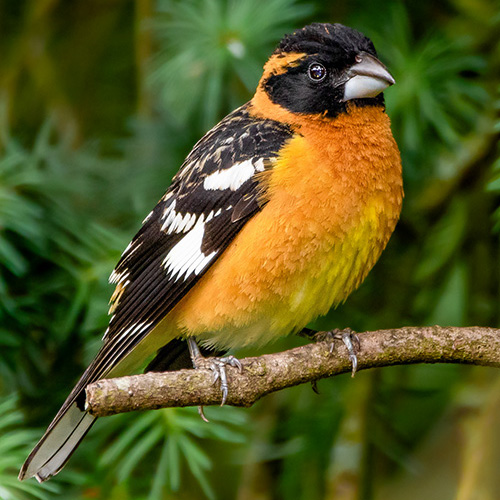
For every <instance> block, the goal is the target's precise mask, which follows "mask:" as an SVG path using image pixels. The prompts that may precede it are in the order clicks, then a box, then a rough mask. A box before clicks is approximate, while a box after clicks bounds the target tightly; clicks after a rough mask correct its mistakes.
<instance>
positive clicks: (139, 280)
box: [68, 105, 292, 399]
mask: <svg viewBox="0 0 500 500" xmlns="http://www.w3.org/2000/svg"><path fill="white" fill-rule="evenodd" d="M247 107H248V105H244V106H242V107H241V108H239V109H237V110H236V111H234V112H233V113H231V114H230V115H228V116H227V117H226V118H224V119H223V120H222V121H221V122H220V123H219V124H218V125H217V126H215V127H214V128H213V129H212V130H210V131H209V132H208V133H207V134H206V135H205V136H204V137H203V138H202V139H201V140H200V141H199V142H198V143H197V144H196V145H195V147H194V148H193V150H192V152H191V153H190V154H189V156H188V157H187V158H186V161H185V162H184V164H183V165H182V167H181V169H180V170H179V172H178V173H177V174H176V176H175V177H174V179H173V181H172V184H171V186H170V188H169V189H168V191H167V192H166V194H165V195H164V196H163V198H162V199H161V200H160V202H159V203H158V205H156V207H155V208H154V209H153V211H152V212H151V213H150V214H149V215H148V216H147V217H146V219H145V220H144V222H143V226H142V228H141V229H140V231H139V232H138V233H137V235H136V236H135V237H134V239H133V240H132V242H131V243H130V245H129V246H128V247H127V249H126V250H125V252H124V253H123V255H122V257H121V259H120V261H119V262H118V265H117V266H116V269H115V270H114V271H113V273H112V275H111V277H110V281H111V282H113V283H116V289H115V292H114V294H113V296H112V299H111V308H110V312H111V313H112V317H111V320H110V324H109V328H108V330H107V331H106V333H105V335H104V345H103V347H102V348H101V350H100V351H99V353H98V355H97V357H96V359H95V360H94V362H93V363H92V365H91V366H90V367H89V368H88V370H87V372H86V373H85V375H84V377H82V380H81V383H79V384H78V385H79V386H81V389H83V388H84V387H85V386H86V385H87V384H88V383H89V382H90V381H94V380H98V379H99V378H102V377H103V376H105V375H106V374H107V373H109V371H110V370H111V369H112V368H113V367H114V366H116V364H117V363H118V362H119V361H120V360H122V359H123V358H124V357H125V356H126V355H127V354H128V353H130V352H131V350H132V349H133V348H134V347H135V346H136V345H137V344H138V343H139V342H140V341H141V340H142V339H143V338H144V337H145V336H146V335H147V334H148V333H149V332H150V331H151V330H152V329H153V328H154V327H155V326H156V325H157V324H158V322H159V321H160V320H161V319H162V318H163V317H164V316H165V315H166V314H167V313H168V312H169V311H170V310H171V309H172V308H173V307H174V306H175V305H176V304H177V303H178V302H179V300H181V299H182V297H184V296H185V294H186V293H187V292H188V291H189V290H190V289H191V287H192V286H193V285H194V284H195V283H196V282H197V281H198V280H199V279H200V278H201V276H203V274H204V273H205V272H206V271H207V269H208V268H209V267H210V266H211V265H212V264H213V263H214V262H215V261H216V260H217V258H218V257H219V256H220V255H221V254H222V252H223V251H224V250H225V249H226V248H227V246H228V245H229V243H230V242H231V241H232V240H233V238H234V237H235V236H236V234H237V233H238V232H239V231H240V229H241V228H242V227H243V226H244V224H245V223H246V222H247V221H248V220H249V218H251V216H252V215H254V214H255V213H256V212H257V211H259V210H260V209H261V208H262V206H261V205H262V203H263V202H262V192H261V191H262V186H260V185H259V182H258V178H256V176H255V174H257V173H259V172H262V171H264V170H265V169H268V168H272V165H273V163H274V161H275V159H276V157H277V155H278V154H279V150H280V149H281V147H282V146H283V145H284V143H285V142H286V141H287V140H289V139H290V137H291V136H292V131H291V130H290V129H289V128H288V127H287V126H285V125H282V124H280V123H278V122H275V121H271V120H258V119H255V118H253V117H251V116H249V114H248V111H247ZM83 379H85V380H83ZM81 389H80V390H81ZM76 391H78V389H77V388H75V392H76ZM68 399H70V398H68Z"/></svg>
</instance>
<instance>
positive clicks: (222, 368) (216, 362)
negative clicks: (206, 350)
mask: <svg viewBox="0 0 500 500" xmlns="http://www.w3.org/2000/svg"><path fill="white" fill-rule="evenodd" d="M188 346H189V352H190V354H191V360H192V362H193V366H194V368H195V369H198V368H207V369H209V370H211V371H212V373H213V383H214V384H215V383H217V381H218V380H220V390H221V394H222V400H221V404H220V405H221V406H224V405H225V404H226V401H227V395H228V392H229V386H228V383H227V372H226V366H228V365H229V366H233V367H234V368H238V371H239V372H240V373H241V371H242V369H243V367H242V366H241V363H240V361H239V359H237V358H235V357H234V356H224V357H221V358H219V357H213V358H205V357H203V356H202V354H201V352H200V349H199V348H198V345H197V344H196V341H195V340H194V339H193V338H191V337H190V338H188ZM198 413H199V414H200V417H201V418H202V419H203V420H204V421H205V422H208V419H207V417H205V414H204V413H203V406H198Z"/></svg>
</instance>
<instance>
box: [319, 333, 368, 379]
mask: <svg viewBox="0 0 500 500" xmlns="http://www.w3.org/2000/svg"><path fill="white" fill-rule="evenodd" d="M315 338H316V339H317V340H319V341H325V340H328V341H330V349H329V352H330V354H333V351H334V349H335V341H336V340H341V341H342V342H343V343H344V345H345V346H346V349H347V352H348V355H349V359H350V360H351V365H352V375H351V376H352V377H354V375H356V371H357V370H358V357H357V356H356V354H357V353H358V352H359V351H360V349H361V343H360V341H359V337H358V336H357V335H356V332H354V331H353V330H351V329H350V328H346V329H344V330H331V331H329V332H318V333H317V334H316V336H315Z"/></svg>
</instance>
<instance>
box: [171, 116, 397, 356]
mask: <svg viewBox="0 0 500 500" xmlns="http://www.w3.org/2000/svg"><path fill="white" fill-rule="evenodd" d="M297 132H298V133H297V134H296V135H295V136H294V138H293V139H292V140H291V141H290V142H289V143H288V144H287V146H286V147H285V148H284V149H283V151H282V154H281V155H280V157H279V158H278V161H277V164H276V165H275V167H274V168H273V169H272V170H271V172H270V174H269V176H268V178H267V179H266V182H267V183H268V192H267V194H268V198H269V201H268V203H267V205H266V206H265V207H264V208H263V210H262V211H261V212H259V213H258V214H257V215H255V216H254V217H253V218H252V219H251V220H250V221H249V222H248V223H247V224H246V225H245V226H244V228H243V229H242V230H241V232H240V233H239V234H238V236H237V237H236V238H235V240H234V241H233V243H231V245H230V246H229V247H228V249H227V250H226V251H225V253H224V254H223V255H222V256H221V257H220V258H219V260H218V261H217V262H216V263H215V264H214V265H213V266H212V268H211V269H210V270H209V271H208V272H207V273H206V274H205V276H204V277H203V278H202V279H201V280H200V282H199V283H198V284H197V285H196V286H195V287H194V288H193V290H191V291H190V292H189V293H188V295H186V297H185V298H184V299H183V300H182V301H181V302H180V303H179V304H178V306H177V307H176V308H175V309H174V310H173V311H172V312H171V313H170V314H169V315H168V316H167V318H166V320H164V321H166V322H167V323H168V324H169V327H170V328H172V327H173V328H176V329H178V330H179V331H180V332H182V333H184V334H186V335H196V336H197V337H198V338H200V339H202V340H203V339H204V340H205V341H206V343H210V344H216V345H218V346H219V347H236V346H241V345H245V344H249V343H259V342H267V341H269V340H271V339H272V338H274V337H276V336H278V335H283V334H286V333H289V332H290V331H292V330H297V329H300V328H303V327H304V326H305V325H306V324H307V323H308V322H309V321H311V320H312V319H314V318H315V317H316V316H318V315H320V314H325V313H326V312H327V311H328V310H329V308H330V307H331V306H332V305H334V304H337V303H339V302H341V301H343V300H344V299H345V298H346V297H347V295H348V294H349V293H350V292H351V291H352V290H353V289H354V288H355V287H357V286H358V285H359V284H360V283H361V281H362V280H363V279H364V278H365V276H366V274H367V273H368V271H369V270H370V269H371V267H372V266H373V265H374V263H375V262H376V260H377V259H378V257H379V255H380V253H381V251H382V250H383V248H384V247H385V245H386V244H387V241H388V239H389V237H390V235H391V233H392V231H393V229H394V227H395V224H396V221H397V219H398V217H399V213H400V209H401V201H402V180H401V162H400V156H399V151H398V149H397V146H396V144H395V142H394V139H393V137H392V134H391V131H390V124H389V119H388V117H387V115H386V114H385V113H384V112H383V110H382V109H377V108H363V109H358V108H353V109H351V110H350V111H349V113H348V114H345V115H342V116H339V117H338V118H336V119H335V120H334V121H331V120H326V119H313V120H311V119H304V120H303V122H302V124H300V125H297Z"/></svg>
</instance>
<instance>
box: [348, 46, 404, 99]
mask: <svg viewBox="0 0 500 500" xmlns="http://www.w3.org/2000/svg"><path fill="white" fill-rule="evenodd" d="M356 61H357V62H356V63H355V64H354V65H353V66H351V67H350V68H349V69H348V70H347V72H346V78H347V81H346V83H345V87H344V101H349V100H351V99H361V98H364V97H375V96H377V95H378V94H380V92H382V91H383V90H384V89H386V88H387V87H389V86H390V85H394V84H395V83H396V81H395V80H394V78H393V77H392V75H391V74H390V73H389V71H387V68H386V67H385V66H384V65H383V64H382V63H381V62H380V61H379V60H378V59H377V58H376V57H373V56H371V55H370V54H368V53H367V52H360V53H359V54H358V56H357V57H356Z"/></svg>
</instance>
